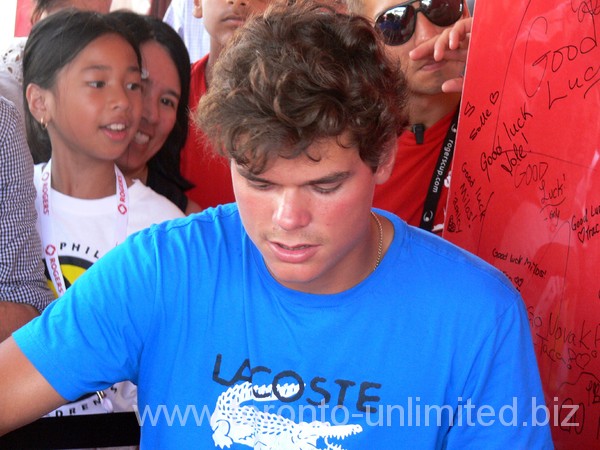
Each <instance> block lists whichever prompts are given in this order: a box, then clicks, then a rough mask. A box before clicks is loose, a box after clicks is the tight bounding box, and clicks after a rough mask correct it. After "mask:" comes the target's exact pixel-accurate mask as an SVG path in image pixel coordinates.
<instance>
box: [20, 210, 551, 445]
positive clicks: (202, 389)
mask: <svg viewBox="0 0 600 450" xmlns="http://www.w3.org/2000/svg"><path fill="white" fill-rule="evenodd" d="M380 214H384V215H385V216H386V217H388V218H389V219H390V220H391V221H392V223H393V225H394V230H395V236H394V240H393V242H392V244H391V246H390V248H389V250H388V251H387V253H386V255H385V257H384V259H383V261H382V262H381V264H380V265H379V267H378V268H377V269H376V270H375V271H374V272H373V273H372V274H371V275H370V276H369V277H367V278H366V279H365V280H364V281H362V282H361V283H359V284H357V285H356V286H354V287H353V288H351V289H349V290H347V291H344V292H341V293H339V294H333V295H315V294H306V293H302V292H298V291H294V290H291V289H289V288H286V287H284V286H282V285H280V284H279V283H278V282H277V281H275V280H274V279H273V277H272V276H271V275H270V273H269V271H268V270H267V268H266V266H265V264H264V262H263V259H262V257H261V255H260V253H259V251H258V250H257V248H256V247H255V246H254V244H253V243H252V242H251V240H250V239H249V238H248V236H247V235H246V233H245V231H244V229H243V227H242V223H241V221H240V217H239V214H238V211H237V207H236V206H235V205H234V204H232V205H226V206H223V207H218V208H216V209H210V210H207V211H205V212H203V213H202V214H198V215H193V216H191V217H188V218H185V219H179V220H175V221H171V222H169V223H166V224H161V225H158V226H154V227H152V228H151V229H149V230H145V231H142V232H140V233H138V234H136V235H134V236H132V237H131V238H129V239H128V241H127V242H126V243H125V244H123V245H121V246H119V247H117V248H116V249H115V250H113V251H111V252H109V253H108V254H107V255H106V256H105V257H103V258H102V259H101V260H100V261H99V262H97V263H96V264H94V266H92V268H91V269H90V270H88V271H87V272H86V273H85V274H84V275H83V276H82V277H81V279H80V280H79V282H78V283H76V284H75V285H74V286H73V287H72V288H71V289H69V290H68V291H67V293H66V295H65V296H64V297H63V298H61V299H60V301H57V302H55V303H54V304H53V305H51V307H50V308H48V310H47V312H46V313H44V314H43V316H42V317H40V318H39V319H36V320H35V321H33V322H32V323H31V324H30V325H28V326H26V327H25V328H23V329H21V330H20V331H18V332H17V333H16V334H15V335H14V336H15V339H16V340H17V343H18V345H19V346H20V348H21V349H22V351H23V352H24V353H25V355H26V356H27V357H28V358H29V359H30V360H31V361H32V363H33V364H34V365H35V366H36V367H37V369H38V370H39V371H40V372H41V373H42V374H43V375H44V377H46V379H47V380H48V381H49V382H50V384H51V385H52V386H53V387H54V388H55V389H56V390H57V391H58V392H59V393H60V394H61V395H62V396H63V397H65V398H66V399H75V398H77V397H79V396H80V395H82V394H83V393H87V392H93V391H95V390H97V389H101V388H105V387H107V386H109V385H111V384H113V383H115V382H117V381H121V380H126V379H127V380H131V381H133V382H134V383H136V384H137V385H138V395H139V397H138V401H139V419H140V422H141V423H142V448H143V447H144V446H148V447H149V448H160V449H181V448H189V447H190V446H191V447H194V448H202V449H207V448H224V447H228V448H232V449H243V448H248V447H250V448H265V449H267V448H280V449H305V448H322V449H325V448H344V449H367V448H373V449H390V448H402V447H406V448H424V449H431V448H461V449H463V448H478V449H479V448H486V449H489V448H502V449H504V448H527V449H534V448H551V447H552V444H551V439H550V432H549V427H548V426H547V424H545V423H544V422H545V420H544V419H545V417H546V416H545V414H544V411H543V409H544V408H545V406H544V399H543V394H542V390H541V386H540V379H539V374H538V370H537V365H536V360H535V356H534V353H533V347H532V343H531V336H530V331H529V326H528V322H527V317H526V312H525V309H524V305H523V302H522V300H521V298H520V296H519V295H518V293H517V292H516V291H515V290H514V289H513V287H512V286H511V285H510V283H509V282H508V281H507V280H506V279H505V277H504V276H503V275H502V274H500V273H499V272H498V271H497V270H495V269H493V268H492V267H491V266H489V265H488V264H486V263H484V262H483V261H481V260H480V259H478V258H477V257H475V256H473V255H470V254H468V253H466V252H464V251H462V250H460V249H458V248H456V247H455V246H453V245H452V244H450V243H448V242H446V241H443V240H442V239H440V238H438V237H436V236H433V235H431V234H429V233H425V232H422V231H421V230H418V229H416V228H413V227H409V226H407V225H406V224H405V223H404V222H402V221H401V220H400V219H398V218H397V217H396V216H393V215H391V214H388V213H384V212H381V211H380ZM48 355H52V357H49V356H48ZM336 446H337V447H336Z"/></svg>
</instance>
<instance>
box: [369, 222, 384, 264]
mask: <svg viewBox="0 0 600 450" xmlns="http://www.w3.org/2000/svg"><path fill="white" fill-rule="evenodd" d="M371 215H372V216H373V219H375V222H376V223H377V229H378V230H379V243H378V244H377V259H376V260H375V267H373V272H375V269H377V267H378V266H379V263H380V262H381V257H382V256H383V225H381V220H379V217H377V214H375V213H374V212H373V211H371Z"/></svg>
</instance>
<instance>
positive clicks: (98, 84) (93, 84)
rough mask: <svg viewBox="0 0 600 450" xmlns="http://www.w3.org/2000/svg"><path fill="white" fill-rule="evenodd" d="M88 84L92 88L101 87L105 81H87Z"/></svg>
mask: <svg viewBox="0 0 600 450" xmlns="http://www.w3.org/2000/svg"><path fill="white" fill-rule="evenodd" d="M88 86H90V87H93V88H103V87H104V86H106V83H105V82H104V81H89V82H88Z"/></svg>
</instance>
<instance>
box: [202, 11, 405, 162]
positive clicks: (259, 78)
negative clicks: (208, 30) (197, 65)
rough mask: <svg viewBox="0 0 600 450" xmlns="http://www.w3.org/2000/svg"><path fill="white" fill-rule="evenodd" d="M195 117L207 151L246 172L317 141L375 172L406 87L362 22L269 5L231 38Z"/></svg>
mask: <svg viewBox="0 0 600 450" xmlns="http://www.w3.org/2000/svg"><path fill="white" fill-rule="evenodd" d="M212 80H213V81H212V83H211V86H210V89H209V91H208V92H207V94H205V95H204V96H203V97H202V99H201V100H200V105H199V107H198V110H197V115H196V120H197V123H198V125H199V126H200V128H201V129H202V130H203V131H204V133H205V134H206V135H207V136H208V138H209V139H210V141H211V143H212V144H213V148H215V149H217V150H219V151H221V152H222V153H224V154H225V155H227V156H228V157H229V158H232V159H233V160H235V161H236V163H238V164H240V165H243V166H245V167H247V168H248V169H249V170H250V171H251V172H253V173H260V172H262V171H263V170H264V169H265V168H266V165H267V163H268V162H269V161H270V160H272V159H274V158H275V157H283V158H290V159H291V158H295V157H297V156H299V155H301V154H306V155H307V156H308V157H311V155H310V154H308V153H307V151H308V148H309V146H310V145H311V144H312V143H313V142H315V141H317V140H319V139H323V138H331V137H344V139H343V141H342V140H340V139H338V142H339V143H340V144H341V145H346V146H348V147H353V148H355V149H358V152H359V154H360V157H361V159H362V160H363V161H364V162H365V163H366V164H367V165H369V166H370V167H371V168H372V169H373V170H375V169H376V168H377V167H378V166H379V165H380V164H381V163H382V162H384V161H385V160H386V158H388V157H389V156H390V155H391V154H392V148H393V146H394V145H395V142H396V136H397V134H398V133H399V132H400V131H401V129H402V128H403V126H404V124H405V122H406V116H405V114H404V112H403V107H404V103H405V98H406V83H405V79H404V77H403V75H402V73H401V72H400V70H399V69H397V68H395V66H394V64H393V63H391V62H390V61H389V60H388V58H387V57H386V53H385V49H384V47H383V43H382V42H381V40H380V39H379V36H378V35H377V32H376V31H375V29H374V28H373V25H372V24H371V23H370V22H369V21H368V20H367V19H365V18H362V17H358V16H349V15H345V14H341V13H337V12H336V11H335V10H334V9H333V8H332V7H330V6H328V5H326V4H319V3H315V2H311V1H297V2H294V3H293V4H289V5H286V4H281V3H273V4H272V5H271V6H270V7H269V9H268V10H267V11H266V12H265V13H264V15H262V16H256V17H254V18H253V19H251V20H249V21H248V22H246V24H245V25H244V27H242V28H241V29H240V30H238V32H237V33H236V34H235V35H234V37H233V39H231V40H230V41H229V43H228V45H227V47H226V49H225V50H224V52H222V53H221V54H220V55H219V59H218V61H217V63H216V65H215V67H214V70H213V77H212Z"/></svg>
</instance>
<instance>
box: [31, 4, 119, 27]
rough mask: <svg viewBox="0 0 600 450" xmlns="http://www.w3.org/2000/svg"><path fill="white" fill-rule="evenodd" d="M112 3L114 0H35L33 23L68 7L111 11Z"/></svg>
mask: <svg viewBox="0 0 600 450" xmlns="http://www.w3.org/2000/svg"><path fill="white" fill-rule="evenodd" d="M111 3H112V0H34V6H33V11H32V12H31V23H32V24H35V23H36V22H38V21H40V20H42V19H43V18H45V17H47V16H49V15H50V14H54V13H55V12H58V11H60V10H62V9H66V8H75V9H80V10H82V11H96V12H99V13H102V14H106V13H107V12H109V11H110V5H111Z"/></svg>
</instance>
